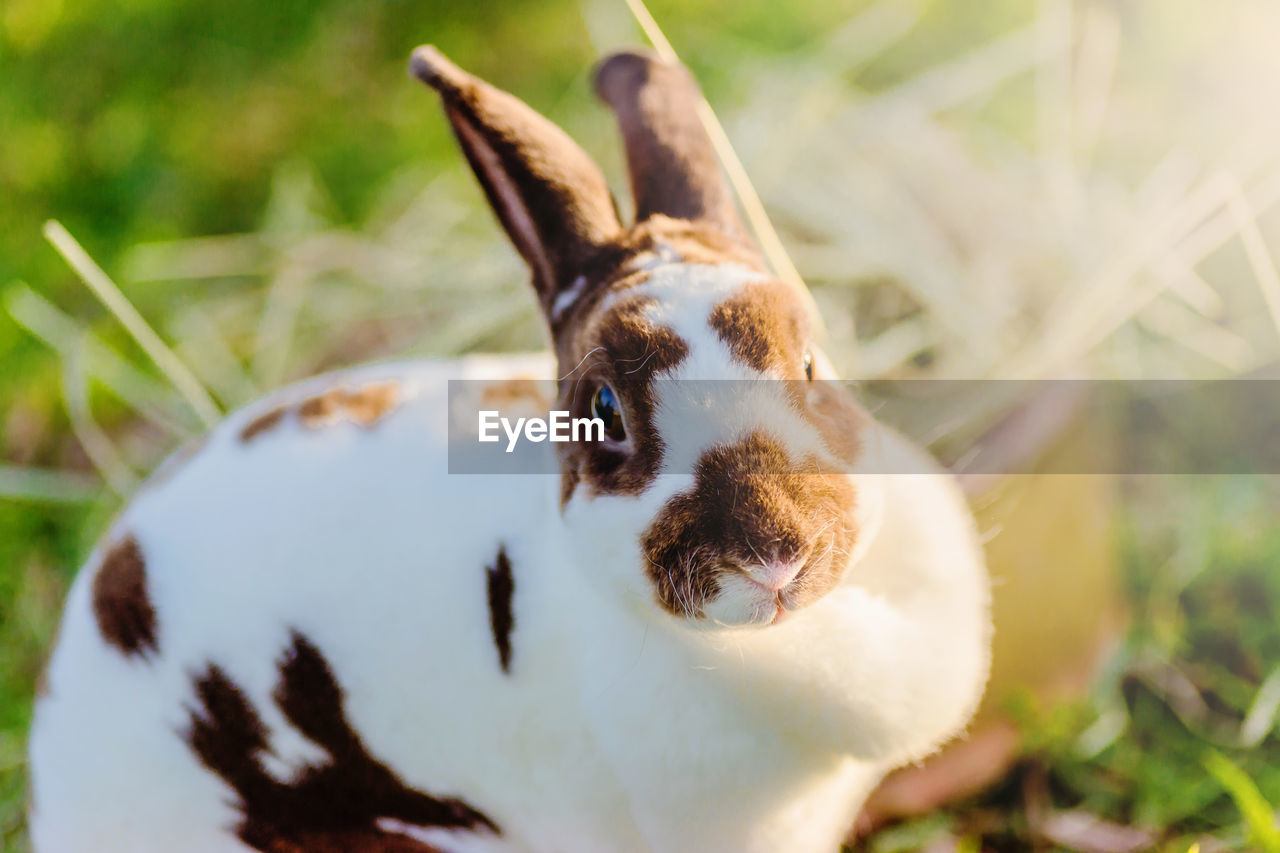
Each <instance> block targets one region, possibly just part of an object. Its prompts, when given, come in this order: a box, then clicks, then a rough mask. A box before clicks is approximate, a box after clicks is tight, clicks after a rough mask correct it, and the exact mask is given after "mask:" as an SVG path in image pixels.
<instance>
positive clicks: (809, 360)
mask: <svg viewBox="0 0 1280 853" xmlns="http://www.w3.org/2000/svg"><path fill="white" fill-rule="evenodd" d="M804 378H805V379H808V380H809V381H810V382H812V381H813V353H811V352H809V351H808V350H805V354H804Z"/></svg>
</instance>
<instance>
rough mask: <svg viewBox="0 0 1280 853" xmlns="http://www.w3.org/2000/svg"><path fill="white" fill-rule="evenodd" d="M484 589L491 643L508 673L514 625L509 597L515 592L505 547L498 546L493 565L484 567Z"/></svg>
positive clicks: (499, 662) (501, 664)
mask: <svg viewBox="0 0 1280 853" xmlns="http://www.w3.org/2000/svg"><path fill="white" fill-rule="evenodd" d="M485 591H486V594H487V597H488V599H489V628H490V629H491V630H492V631H493V644H494V645H495V646H496V647H497V649H498V665H499V666H501V667H502V671H503V672H506V673H510V672H511V631H512V629H513V628H514V627H515V617H514V616H513V615H512V613H511V597H512V594H513V593H514V592H515V581H514V579H513V578H512V576H511V561H510V560H508V559H507V551H506V549H505V548H501V547H499V548H498V556H497V557H496V558H495V559H494V561H493V565H492V566H489V567H487V568H486V569H485Z"/></svg>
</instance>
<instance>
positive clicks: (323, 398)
mask: <svg viewBox="0 0 1280 853" xmlns="http://www.w3.org/2000/svg"><path fill="white" fill-rule="evenodd" d="M399 402H400V384H399V383H398V382H376V383H373V384H371V385H365V386H363V387H361V388H357V389H355V390H350V389H348V388H345V387H344V388H332V389H330V390H328V391H326V392H324V393H323V394H318V395H316V396H315V397H312V398H310V399H308V400H304V401H303V402H302V404H301V405H299V406H298V418H299V419H300V420H301V421H302V425H303V426H304V427H307V428H308V429H317V428H319V427H323V426H328V425H330V424H333V423H337V422H339V421H344V420H346V421H351V422H352V423H354V424H358V425H359V426H362V427H365V428H368V427H371V426H373V425H374V424H376V423H377V422H378V421H380V420H382V418H383V417H385V416H386V415H387V413H388V412H390V411H392V410H393V409H394V408H395V407H396V405H398V404H399Z"/></svg>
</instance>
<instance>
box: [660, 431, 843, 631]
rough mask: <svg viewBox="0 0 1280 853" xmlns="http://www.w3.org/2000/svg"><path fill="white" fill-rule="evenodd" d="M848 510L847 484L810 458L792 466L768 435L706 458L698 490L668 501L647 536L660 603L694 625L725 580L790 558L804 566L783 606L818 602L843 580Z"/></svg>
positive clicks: (699, 469) (697, 473)
mask: <svg viewBox="0 0 1280 853" xmlns="http://www.w3.org/2000/svg"><path fill="white" fill-rule="evenodd" d="M854 503H855V496H854V492H853V487H852V485H851V484H850V481H849V479H848V477H846V476H844V475H842V474H840V473H837V472H830V471H824V470H823V468H822V467H821V466H820V465H819V463H818V462H817V461H815V460H813V459H800V460H794V459H792V458H791V457H790V456H789V455H788V454H787V452H786V449H785V448H784V447H783V446H782V445H781V444H780V443H779V442H777V441H776V440H774V439H772V438H769V437H767V436H764V435H761V434H758V433H757V434H753V435H751V436H749V437H748V438H746V439H744V440H742V441H740V442H737V443H735V444H732V445H726V446H720V447H715V448H712V449H711V450H708V451H707V452H705V453H704V454H703V455H702V457H701V458H700V459H699V461H698V465H697V469H696V471H695V484H694V487H693V488H692V489H691V490H689V491H687V492H683V493H681V494H679V495H677V496H676V497H674V498H672V499H671V500H670V501H668V502H667V505H666V506H665V507H664V508H663V510H662V512H661V513H660V514H659V516H658V518H657V520H655V521H654V523H653V524H652V525H650V526H649V528H648V530H646V531H645V534H644V538H643V543H642V544H643V548H644V552H645V556H646V557H647V558H648V563H649V565H648V574H649V579H650V580H651V581H652V582H653V584H654V586H655V588H656V590H657V598H658V602H659V603H660V604H661V605H662V607H664V608H665V609H667V610H668V611H670V612H671V613H674V614H676V615H678V616H684V617H698V616H701V615H702V609H703V607H704V606H705V605H706V603H707V601H709V600H710V599H711V598H713V597H714V596H715V595H716V594H717V593H718V591H719V579H720V578H721V577H723V576H725V575H728V574H734V573H737V572H739V571H741V567H742V566H745V565H750V564H752V563H758V562H762V561H769V560H781V561H784V562H789V561H792V560H796V559H803V560H804V564H803V568H802V569H801V571H800V574H799V575H798V576H797V580H796V582H795V585H794V586H793V587H789V588H788V592H787V593H786V599H787V604H788V606H789V607H800V606H804V605H806V604H809V603H811V602H813V601H816V600H817V599H818V598H820V597H822V596H823V595H825V594H826V593H827V592H829V591H830V590H831V589H832V588H833V587H834V586H835V585H836V583H838V582H839V580H840V575H841V573H842V572H843V570H844V567H845V565H846V562H847V561H846V560H845V559H844V558H845V557H846V556H847V555H848V554H849V552H850V550H851V549H852V547H853V544H854V541H855V539H856V536H857V531H856V530H855V528H854V524H853V511H854Z"/></svg>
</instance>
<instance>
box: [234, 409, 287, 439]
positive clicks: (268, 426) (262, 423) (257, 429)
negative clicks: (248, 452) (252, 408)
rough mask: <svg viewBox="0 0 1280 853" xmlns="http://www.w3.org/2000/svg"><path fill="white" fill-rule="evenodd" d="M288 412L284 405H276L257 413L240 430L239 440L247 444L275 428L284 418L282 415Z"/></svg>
mask: <svg viewBox="0 0 1280 853" xmlns="http://www.w3.org/2000/svg"><path fill="white" fill-rule="evenodd" d="M288 412H289V410H288V408H286V407H285V406H276V407H275V408H274V409H271V410H270V411H267V412H265V413H263V414H261V415H258V416H257V417H256V418H254V419H253V420H251V421H249V423H247V424H246V425H245V427H244V429H242V430H240V441H241V442H242V443H244V444H248V443H249V442H251V441H253V440H254V439H255V438H257V437H258V436H260V435H262V434H264V433H267V432H270V431H271V430H273V429H275V428H276V427H277V426H279V425H280V422H281V421H283V420H284V416H285V415H286V414H288Z"/></svg>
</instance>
